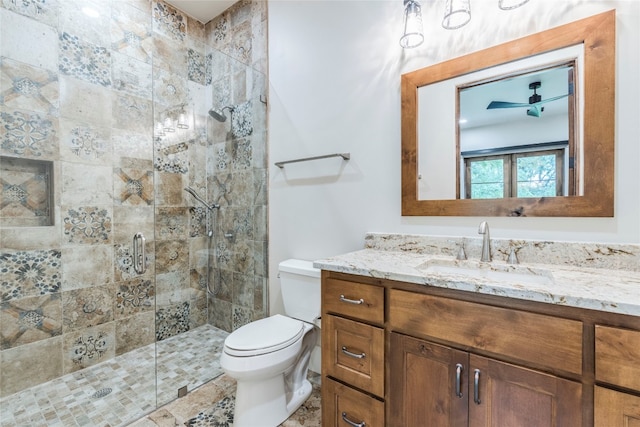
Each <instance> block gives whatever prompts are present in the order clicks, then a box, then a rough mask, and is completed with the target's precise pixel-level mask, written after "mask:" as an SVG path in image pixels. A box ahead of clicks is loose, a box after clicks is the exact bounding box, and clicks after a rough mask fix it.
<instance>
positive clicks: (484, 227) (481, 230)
mask: <svg viewBox="0 0 640 427" xmlns="http://www.w3.org/2000/svg"><path fill="white" fill-rule="evenodd" d="M478 234H482V235H483V236H482V255H481V256H480V261H482V262H491V238H490V237H489V224H487V221H482V222H481V223H480V227H478Z"/></svg>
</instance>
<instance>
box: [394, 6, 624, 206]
mask: <svg viewBox="0 0 640 427" xmlns="http://www.w3.org/2000/svg"><path fill="white" fill-rule="evenodd" d="M614 103H615V11H610V12H606V13H602V14H599V15H595V16H593V17H590V18H586V19H583V20H580V21H576V22H573V23H571V24H567V25H563V26H561V27H557V28H553V29H550V30H547V31H543V32H541V33H537V34H533V35H530V36H527V37H524V38H521V39H517V40H513V41H510V42H507V43H504V44H501V45H498V46H495V47H491V48H488V49H485V50H482V51H479V52H475V53H472V54H469V55H465V56H462V57H459V58H455V59H452V60H449V61H446V62H442V63H439V64H436V65H433V66H430V67H426V68H423V69H420V70H416V71H413V72H410V73H407V74H404V75H402V214H403V215H414V216H417V215H422V216H442V215H449V216H591V217H608V216H609V217H610V216H613V200H614V198H613V197H614V196H613V194H614V177H613V173H614V121H615V112H614ZM465 121H466V122H465Z"/></svg>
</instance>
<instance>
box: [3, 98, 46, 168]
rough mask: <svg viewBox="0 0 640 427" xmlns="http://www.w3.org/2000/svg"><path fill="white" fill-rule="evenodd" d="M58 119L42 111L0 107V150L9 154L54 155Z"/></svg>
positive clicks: (41, 156)
mask: <svg viewBox="0 0 640 427" xmlns="http://www.w3.org/2000/svg"><path fill="white" fill-rule="evenodd" d="M57 134H58V119H57V118H55V117H48V116H45V115H44V114H42V115H41V114H39V113H33V112H26V111H10V110H7V109H5V108H3V109H2V110H0V150H1V152H2V153H4V154H8V155H10V156H20V157H22V156H24V157H40V158H44V159H56V158H57V157H58V136H57Z"/></svg>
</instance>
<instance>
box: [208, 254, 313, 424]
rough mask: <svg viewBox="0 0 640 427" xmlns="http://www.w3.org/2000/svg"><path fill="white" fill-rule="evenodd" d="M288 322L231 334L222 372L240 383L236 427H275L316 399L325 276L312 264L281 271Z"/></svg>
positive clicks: (277, 320) (263, 323)
mask: <svg viewBox="0 0 640 427" xmlns="http://www.w3.org/2000/svg"><path fill="white" fill-rule="evenodd" d="M278 271H279V277H280V285H281V289H282V299H283V301H284V310H285V312H286V314H287V316H282V315H280V314H276V315H274V316H271V317H267V318H265V319H260V320H256V321H255V322H251V323H249V324H248V325H244V326H242V327H240V328H238V329H237V330H235V331H234V332H232V333H231V334H230V335H229V336H228V337H227V339H226V340H225V341H224V348H223V351H222V354H221V356H220V366H221V367H222V369H223V370H224V371H225V372H226V373H227V375H229V376H230V377H232V378H234V379H235V380H236V381H237V390H236V405H235V406H236V407H235V414H234V421H233V425H234V427H245V426H246V427H276V426H277V425H279V424H280V423H282V422H283V421H284V420H286V419H287V418H289V416H290V415H291V414H292V413H293V412H295V411H296V409H298V408H299V407H300V405H302V403H303V402H304V401H305V400H307V398H308V397H309V395H310V394H311V384H310V383H309V381H308V380H307V368H308V366H309V359H310V357H311V352H312V351H313V349H314V347H315V346H316V341H317V339H318V328H317V327H316V326H314V322H315V321H316V319H317V318H318V317H319V316H320V270H318V269H316V268H313V263H312V262H311V261H303V260H296V259H289V260H286V261H283V262H281V263H280V265H279V269H278Z"/></svg>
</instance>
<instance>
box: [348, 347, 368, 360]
mask: <svg viewBox="0 0 640 427" xmlns="http://www.w3.org/2000/svg"><path fill="white" fill-rule="evenodd" d="M342 352H343V353H344V354H346V355H347V356H349V357H353V358H354V359H364V357H365V356H366V355H365V354H364V353H360V354H357V353H352V352H350V351H349V350H347V347H345V346H342Z"/></svg>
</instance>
